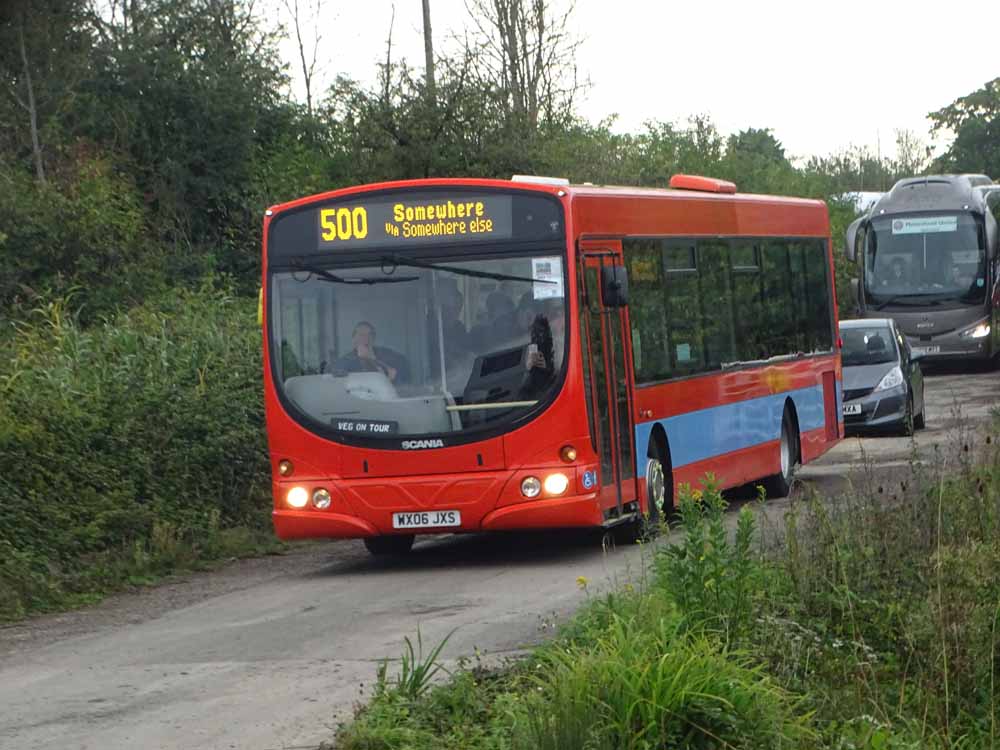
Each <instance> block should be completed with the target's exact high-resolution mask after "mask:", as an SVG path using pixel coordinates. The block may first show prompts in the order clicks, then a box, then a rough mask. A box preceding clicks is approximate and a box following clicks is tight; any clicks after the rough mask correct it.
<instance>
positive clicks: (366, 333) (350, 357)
mask: <svg viewBox="0 0 1000 750" xmlns="http://www.w3.org/2000/svg"><path fill="white" fill-rule="evenodd" d="M351 344H352V348H351V351H349V352H348V353H347V354H345V355H344V356H342V357H341V358H340V359H338V360H337V361H336V363H334V366H333V372H334V374H341V373H343V374H347V373H352V372H381V373H382V374H383V375H385V376H386V377H387V378H389V380H390V381H391V382H393V383H405V382H407V381H408V380H409V369H410V368H409V365H408V363H407V361H406V358H405V357H404V356H403V355H402V354H400V353H399V352H396V351H393V350H392V349H389V348H388V347H384V346H376V345H375V326H373V325H372V324H371V323H369V322H368V321H367V320H362V321H361V322H359V323H358V324H357V325H355V326H354V331H353V332H352V333H351Z"/></svg>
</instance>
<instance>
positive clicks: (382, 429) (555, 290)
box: [262, 175, 843, 554]
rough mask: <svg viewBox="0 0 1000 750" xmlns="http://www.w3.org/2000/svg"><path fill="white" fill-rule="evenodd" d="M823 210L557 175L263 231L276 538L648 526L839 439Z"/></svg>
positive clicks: (291, 215)
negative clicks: (684, 493) (716, 485)
mask: <svg viewBox="0 0 1000 750" xmlns="http://www.w3.org/2000/svg"><path fill="white" fill-rule="evenodd" d="M829 233H830V230H829V219H828V215H827V210H826V206H825V204H824V203H822V202H820V201H812V200H800V199H792V198H774V197H766V196H757V195H739V194H736V188H735V186H734V185H733V184H732V183H728V182H724V181H720V180H714V179H709V178H702V177H691V176H684V175H678V176H675V177H674V179H672V180H671V189H669V190H666V189H638V188H611V187H593V186H575V185H574V186H571V185H569V184H568V183H566V182H565V181H558V180H552V179H548V178H515V179H514V180H512V181H510V182H506V181H501V180H475V179H435V180H418V181H405V182H393V183H385V184H376V185H367V186H363V187H355V188H350V189H345V190H337V191H333V192H329V193H324V194H322V195H317V196H313V197H308V198H303V199H301V200H296V201H293V202H291V203H286V204H283V205H280V206H276V207H274V208H272V209H270V210H268V211H267V214H266V217H265V220H264V271H263V274H264V293H263V294H264V296H263V306H262V309H263V325H264V331H265V335H264V355H265V357H264V359H265V397H266V414H267V430H268V438H269V445H270V456H271V461H272V466H273V477H274V486H273V489H274V514H273V517H274V525H275V529H276V532H277V534H278V536H279V537H281V538H283V539H294V538H304V537H339V538H363V539H364V540H365V543H366V545H367V546H368V548H369V550H370V551H371V552H372V553H374V554H400V553H405V552H406V551H407V550H409V549H410V547H411V546H412V544H413V539H414V535H415V534H422V533H442V532H472V531H488V530H501V529H531V528H536V529H537V528H555V527H581V526H591V527H600V526H612V525H617V524H623V523H632V524H634V526H635V528H637V529H641V528H643V526H644V524H648V523H649V522H650V521H654V522H655V521H658V520H659V518H660V517H662V515H663V514H664V512H665V511H667V510H669V508H670V506H671V504H672V502H673V497H674V492H675V487H676V485H678V484H679V483H682V482H687V483H691V484H695V483H697V482H698V481H699V480H700V479H701V478H702V477H703V476H704V475H705V474H706V473H707V472H712V473H714V474H715V476H716V477H717V479H718V481H719V482H720V484H721V485H722V486H723V487H733V486H738V485H742V484H745V483H748V482H751V481H758V480H762V481H763V482H764V483H765V486H766V488H767V489H768V492H769V494H771V495H783V494H785V493H787V491H788V487H789V483H790V481H791V479H792V473H793V471H794V467H795V465H796V464H797V463H800V462H806V461H810V460H812V459H814V458H816V457H817V456H819V455H820V454H822V453H823V452H824V451H826V450H827V449H829V448H830V447H831V446H832V445H834V444H835V443H836V442H837V440H839V438H840V437H841V435H842V432H843V422H842V418H841V414H840V398H841V369H840V356H839V351H838V348H837V339H836V335H835V325H836V323H835V321H836V320H837V314H836V313H837V311H836V302H835V296H834V290H833V265H832V256H831V252H830V238H829Z"/></svg>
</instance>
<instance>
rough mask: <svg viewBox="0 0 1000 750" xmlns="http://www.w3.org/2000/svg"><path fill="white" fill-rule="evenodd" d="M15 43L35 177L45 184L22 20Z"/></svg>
mask: <svg viewBox="0 0 1000 750" xmlns="http://www.w3.org/2000/svg"><path fill="white" fill-rule="evenodd" d="M17 41H18V43H19V45H20V47H21V62H22V63H23V64H24V80H25V83H26V84H27V86H28V106H27V110H28V118H29V120H30V122H31V150H32V153H33V154H34V156H35V176H36V177H37V178H38V181H39V182H41V183H43V184H44V183H45V166H44V165H43V164H42V146H41V144H40V143H39V141H38V108H37V107H36V106H35V88H34V86H33V85H32V83H31V68H30V66H29V65H28V50H27V48H26V47H25V45H24V18H23V17H22V18H21V19H20V22H19V23H18V27H17Z"/></svg>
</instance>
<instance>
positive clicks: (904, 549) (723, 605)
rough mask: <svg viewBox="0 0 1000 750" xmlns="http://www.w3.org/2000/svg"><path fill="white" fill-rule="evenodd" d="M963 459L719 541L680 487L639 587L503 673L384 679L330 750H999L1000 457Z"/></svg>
mask: <svg viewBox="0 0 1000 750" xmlns="http://www.w3.org/2000/svg"><path fill="white" fill-rule="evenodd" d="M975 447H976V448H978V449H979V450H971V449H970V446H969V445H968V444H967V443H965V444H959V445H958V446H956V448H957V450H956V452H957V453H958V460H957V462H956V463H954V464H952V468H951V469H950V470H949V471H948V472H945V471H944V470H943V469H940V468H939V469H938V470H931V469H928V468H926V467H922V466H920V465H918V464H916V463H915V464H914V465H913V466H912V467H911V469H910V471H907V472H905V473H904V474H901V475H900V478H899V480H898V481H896V483H895V484H894V485H893V486H892V487H889V486H887V485H885V484H882V485H879V484H877V483H874V484H872V485H871V486H870V487H865V488H856V489H853V490H852V491H850V492H847V493H844V494H843V495H842V496H840V497H837V498H833V499H823V498H819V497H817V496H807V497H805V498H804V499H801V500H799V501H796V502H794V503H793V504H792V507H791V511H790V512H789V513H788V514H787V516H786V518H785V519H784V522H783V523H782V524H781V525H780V526H779V528H777V529H774V530H768V533H766V534H764V533H761V530H760V529H759V528H757V518H758V516H757V515H756V514H754V513H752V512H751V511H750V510H749V509H748V508H743V509H742V510H741V511H740V512H739V515H738V516H737V517H736V529H735V532H732V531H729V530H727V523H726V522H727V520H728V519H729V518H730V517H729V516H728V515H727V514H726V512H725V511H726V502H725V500H724V499H723V497H722V496H721V494H720V493H719V492H718V490H717V488H716V487H715V485H714V484H713V482H712V480H711V478H710V477H709V478H707V479H706V481H705V483H704V485H703V486H702V487H701V488H698V489H694V490H693V489H691V488H685V489H684V490H683V491H682V492H681V497H680V508H679V511H680V513H679V515H680V519H681V524H682V526H683V527H684V530H685V534H684V536H683V537H682V538H681V540H680V541H678V542H676V543H674V544H673V545H671V546H668V547H665V548H663V549H662V550H660V551H658V552H657V553H656V554H655V560H654V566H653V574H652V575H651V576H650V577H649V578H648V580H647V581H645V582H644V584H643V585H641V586H626V587H625V588H624V589H621V590H618V591H615V592H612V593H610V594H608V595H606V596H603V597H600V598H593V599H592V600H590V601H589V603H588V604H587V605H586V606H585V607H584V608H583V609H582V610H581V611H580V612H579V613H578V614H577V615H576V616H575V617H574V618H573V619H572V620H571V622H570V623H568V625H567V626H566V627H564V628H563V630H562V633H561V635H560V636H558V637H557V638H555V639H554V640H552V641H550V642H548V643H546V644H544V645H542V646H540V647H538V648H537V649H536V650H535V651H534V652H533V654H532V655H531V656H530V657H529V658H528V659H525V660H522V661H518V662H515V663H512V664H510V665H508V666H507V667H505V668H502V669H496V670H487V669H484V668H483V667H482V666H479V665H476V664H471V665H470V664H468V663H466V664H463V665H462V666H461V667H460V668H459V669H458V670H457V671H455V672H454V673H453V674H452V675H451V678H450V679H449V680H448V681H447V682H444V683H443V684H436V685H427V684H424V685H422V686H421V690H419V691H414V690H413V689H412V685H410V686H409V687H407V680H406V678H405V677H398V678H391V677H389V676H388V675H387V669H386V668H385V667H383V668H382V669H381V670H380V671H379V674H378V680H377V686H376V690H375V694H374V697H373V699H372V700H371V702H370V703H369V704H368V705H367V706H365V707H363V708H360V709H359V710H358V712H357V715H356V717H355V719H354V721H352V722H351V723H349V724H347V725H345V726H343V727H341V729H340V730H339V732H338V733H337V736H336V740H335V746H336V747H337V748H342V749H344V750H362V749H364V750H383V749H384V750H389V749H390V748H392V749H395V748H415V749H418V750H419V749H422V748H428V749H429V748H455V749H456V750H457V748H469V749H478V748H483V749H486V748H491V749H492V748H496V749H500V748H511V749H512V750H516V749H519V748H552V749H553V750H555V749H556V748H559V749H564V748H565V749H569V748H594V749H602V750H603V749H604V748H630V749H635V750H639V749H647V748H648V749H651V748H675V747H676V748H806V747H823V748H831V750H833V749H836V750H852V749H855V748H857V749H860V748H868V749H870V750H884V749H889V748H942V749H944V748H948V749H950V748H987V747H996V746H997V743H998V741H1000V737H998V733H1000V723H998V718H1000V706H998V703H1000V695H998V690H997V685H998V680H997V676H998V670H997V658H996V656H997V651H998V649H997V646H998V645H1000V638H998V635H1000V451H998V450H997V445H996V438H995V434H994V435H991V436H990V437H988V438H983V439H982V440H980V442H979V444H978V445H977V446H975ZM973 455H976V456H977V458H976V459H973V458H972V456H973ZM942 465H943V464H942ZM436 656H437V654H434V655H433V656H432V657H430V658H429V660H428V658H424V657H422V655H421V654H414V653H413V652H412V651H411V652H409V653H408V655H407V658H408V659H410V661H411V662H413V661H414V659H416V661H417V662H418V663H422V664H423V667H422V669H423V673H427V672H428V671H429V668H430V667H429V665H430V664H431V663H433V662H434V659H435V658H436ZM410 674H412V669H411V670H410ZM411 681H412V678H411Z"/></svg>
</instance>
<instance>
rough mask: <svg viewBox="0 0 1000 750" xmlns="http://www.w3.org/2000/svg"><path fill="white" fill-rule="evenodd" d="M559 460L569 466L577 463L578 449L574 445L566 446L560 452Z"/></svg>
mask: <svg viewBox="0 0 1000 750" xmlns="http://www.w3.org/2000/svg"><path fill="white" fill-rule="evenodd" d="M559 458H561V459H562V460H563V461H565V462H566V463H568V464H571V463H573V462H574V461H576V448H574V447H573V446H572V445H564V446H563V447H562V449H561V450H560V451H559Z"/></svg>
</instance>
